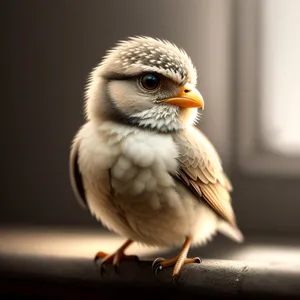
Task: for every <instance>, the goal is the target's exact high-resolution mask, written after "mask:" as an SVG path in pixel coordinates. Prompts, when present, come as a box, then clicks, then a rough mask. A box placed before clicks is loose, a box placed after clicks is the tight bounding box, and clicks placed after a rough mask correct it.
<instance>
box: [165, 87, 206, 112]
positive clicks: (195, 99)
mask: <svg viewBox="0 0 300 300" xmlns="http://www.w3.org/2000/svg"><path fill="white" fill-rule="evenodd" d="M162 102H164V103H169V104H173V105H177V106H180V107H187V108H192V107H194V108H195V107H196V108H201V109H202V110H203V109H204V101H203V98H202V96H201V94H200V93H199V91H198V90H197V89H196V88H195V87H193V86H192V85H191V84H189V83H186V84H185V85H184V86H183V87H182V89H181V91H180V92H179V93H178V95H177V96H176V97H174V98H168V99H165V100H163V101H162Z"/></svg>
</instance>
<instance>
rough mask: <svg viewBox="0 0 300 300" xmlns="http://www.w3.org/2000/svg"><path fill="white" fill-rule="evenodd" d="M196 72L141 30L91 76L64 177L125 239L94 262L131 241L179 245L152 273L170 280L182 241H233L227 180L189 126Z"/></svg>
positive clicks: (196, 103) (177, 51)
mask: <svg viewBox="0 0 300 300" xmlns="http://www.w3.org/2000/svg"><path fill="white" fill-rule="evenodd" d="M196 82H197V71H196V69H195V67H194V66H193V63H192V61H191V59H190V57H189V56H188V55H187V53H186V52H185V51H184V50H183V49H181V48H179V47H177V46H176V45H175V44H173V43H171V42H169V41H166V40H161V39H158V38H152V37H147V36H134V37H130V38H128V39H127V40H122V41H119V42H118V43H117V44H116V45H115V46H114V47H113V48H112V49H111V50H109V51H108V52H107V54H106V56H104V57H103V59H102V61H101V62H100V64H99V65H98V66H96V67H95V68H94V70H93V71H92V72H91V74H90V77H89V80H88V83H87V86H86V90H85V117H86V122H85V124H84V125H83V126H82V127H81V128H80V129H79V130H78V132H77V134H76V135H75V137H74V139H73V142H72V145H71V151H70V182H71V186H72V188H73V190H74V193H75V195H76V197H77V199H78V200H79V202H80V203H81V204H82V205H83V206H84V207H86V208H87V209H88V210H89V212H90V213H91V214H92V215H93V216H94V217H95V218H96V219H97V220H98V221H99V222H101V223H102V224H103V225H104V226H105V227H106V228H108V229H109V230H111V231H113V232H115V233H117V234H119V235H121V236H122V237H124V238H126V239H127V240H126V242H125V243H124V244H123V245H122V246H121V247H120V248H119V249H118V250H116V251H115V252H114V253H112V254H107V253H104V252H98V253H97V254H96V256H95V259H102V263H113V264H114V265H115V266H118V265H119V264H120V262H121V261H122V260H126V259H132V256H127V255H126V254H125V253H124V252H125V250H126V248H127V247H128V246H129V245H130V244H132V243H133V242H138V243H141V244H144V245H149V246H156V247H160V246H164V247H165V246H167V247H179V246H181V247H182V248H181V250H180V252H179V254H178V255H177V256H176V257H174V258H170V259H164V258H157V259H156V260H155V261H154V262H153V268H154V270H156V271H157V270H158V269H159V270H161V269H165V268H168V267H172V268H173V273H172V278H173V279H176V278H177V276H178V275H179V273H180V270H181V269H182V267H183V266H184V265H185V264H189V263H199V262H200V259H199V258H188V257H187V254H188V251H189V249H190V247H191V246H194V245H198V246H199V245H204V244H206V243H207V242H208V241H210V240H211V239H212V237H213V236H214V235H215V234H216V233H217V232H220V233H222V234H224V235H226V236H227V237H228V238H231V239H233V240H234V241H236V242H242V241H243V234H242V233H241V231H240V230H239V228H238V226H237V222H236V218H235V213H234V211H233V208H232V201H231V191H232V185H231V182H230V180H229V178H228V177H227V175H226V174H225V172H224V171H223V168H222V163H221V159H220V157H219V155H218V153H217V151H216V149H215V148H214V146H213V145H212V143H211V142H210V141H209V140H208V138H207V137H206V136H205V135H204V134H203V133H202V132H201V131H200V130H198V129H197V128H196V127H195V124H196V122H197V121H198V119H199V113H198V109H201V110H203V109H204V101H203V98H202V96H201V94H200V92H199V91H198V90H197V89H196V87H195V86H196Z"/></svg>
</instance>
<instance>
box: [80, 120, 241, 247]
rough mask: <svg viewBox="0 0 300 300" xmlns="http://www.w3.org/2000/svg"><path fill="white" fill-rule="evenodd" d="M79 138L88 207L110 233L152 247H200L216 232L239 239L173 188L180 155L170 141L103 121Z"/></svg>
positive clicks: (188, 195)
mask: <svg viewBox="0 0 300 300" xmlns="http://www.w3.org/2000/svg"><path fill="white" fill-rule="evenodd" d="M186 130H187V131H189V130H190V131H193V129H192V128H190V129H186ZM77 138H78V139H80V145H79V149H78V151H79V153H80V156H79V159H78V164H79V168H80V172H81V174H82V177H83V183H84V186H85V190H86V198H87V204H88V207H89V209H90V210H91V213H92V214H93V215H94V216H95V217H96V218H97V219H98V220H100V221H101V222H103V224H104V225H105V226H106V227H108V228H109V229H111V230H113V231H115V232H116V233H119V234H120V235H122V236H124V237H127V238H129V239H132V240H134V241H137V242H141V243H143V244H147V245H153V246H172V245H176V246H178V245H182V243H183V242H184V240H185V238H186V237H187V236H189V237H191V238H192V240H193V244H204V243H205V242H206V241H207V240H209V239H210V238H211V237H212V235H214V234H215V233H216V231H217V230H220V231H222V232H223V233H224V234H227V235H228V236H230V237H232V238H233V239H235V240H237V241H239V240H240V239H241V234H240V233H239V231H238V230H237V229H235V228H232V227H230V226H226V225H227V224H226V223H225V222H224V221H222V220H221V219H220V218H219V217H218V216H217V215H216V214H215V213H214V212H213V210H212V209H211V208H210V207H209V206H208V205H207V204H206V203H204V201H203V200H200V201H199V199H197V198H196V197H195V196H194V194H192V193H191V192H190V191H189V190H187V189H186V188H185V187H184V186H183V185H181V184H180V183H178V182H177V183H175V181H174V176H175V175H176V171H177V168H178V158H179V149H178V146H177V145H176V143H175V141H174V139H173V136H172V135H168V134H163V133H155V132H150V131H145V130H143V129H139V128H135V127H130V126H125V125H120V124H116V123H114V122H109V121H106V122H103V123H102V124H99V123H94V122H89V123H86V124H85V125H84V126H83V128H82V129H81V130H80V132H79V133H78V136H77ZM112 191H113V192H112Z"/></svg>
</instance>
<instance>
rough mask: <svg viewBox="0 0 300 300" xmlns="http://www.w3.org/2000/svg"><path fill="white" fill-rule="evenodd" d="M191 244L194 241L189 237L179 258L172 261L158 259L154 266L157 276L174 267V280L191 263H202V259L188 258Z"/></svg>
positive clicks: (171, 259)
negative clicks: (159, 272)
mask: <svg viewBox="0 0 300 300" xmlns="http://www.w3.org/2000/svg"><path fill="white" fill-rule="evenodd" d="M191 243H192V239H191V238H190V237H187V238H186V240H185V242H184V244H183V247H182V249H181V250H180V252H179V254H178V255H177V256H175V257H173V258H170V259H164V258H157V259H156V260H155V261H154V262H153V264H152V268H153V270H154V272H155V274H157V271H160V270H163V269H165V268H168V267H172V266H174V268H173V274H172V278H173V280H174V279H176V277H177V276H178V275H179V272H180V270H181V268H182V267H183V266H184V265H186V264H190V263H201V259H200V258H199V257H194V258H187V253H188V251H189V249H190V246H191Z"/></svg>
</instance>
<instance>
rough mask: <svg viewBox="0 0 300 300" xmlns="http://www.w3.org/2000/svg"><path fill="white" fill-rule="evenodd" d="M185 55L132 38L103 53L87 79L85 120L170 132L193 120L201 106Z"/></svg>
mask: <svg viewBox="0 0 300 300" xmlns="http://www.w3.org/2000/svg"><path fill="white" fill-rule="evenodd" d="M196 81H197V72H196V69H195V68H194V66H193V64H192V62H191V59H190V58H189V57H188V55H187V54H186V52H185V51H184V50H182V49H179V48H177V47H176V46H175V45H174V44H172V43H170V42H168V41H162V40H158V39H153V38H150V37H133V38H130V39H128V40H127V41H121V42H119V43H118V44H117V45H116V46H115V47H114V48H113V49H111V50H110V51H108V53H107V55H106V56H105V57H104V58H103V60H102V62H101V63H100V64H99V65H98V66H97V67H96V68H95V69H94V70H93V72H92V73H91V75H90V78H89V82H88V85H87V90H86V115H87V118H88V119H90V120H94V121H97V120H103V119H106V120H107V119H108V120H115V121H119V122H123V123H127V124H131V125H134V126H139V127H141V128H147V129H151V130H157V131H160V132H170V131H174V130H180V129H182V128H184V127H186V126H187V125H188V124H193V123H194V122H195V120H196V119H197V108H200V109H203V108H204V102H203V99H202V96H201V94H200V93H199V92H198V90H197V89H196V87H195V85H196Z"/></svg>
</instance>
